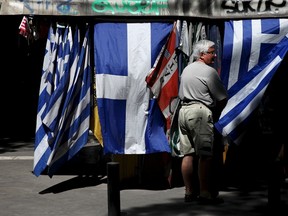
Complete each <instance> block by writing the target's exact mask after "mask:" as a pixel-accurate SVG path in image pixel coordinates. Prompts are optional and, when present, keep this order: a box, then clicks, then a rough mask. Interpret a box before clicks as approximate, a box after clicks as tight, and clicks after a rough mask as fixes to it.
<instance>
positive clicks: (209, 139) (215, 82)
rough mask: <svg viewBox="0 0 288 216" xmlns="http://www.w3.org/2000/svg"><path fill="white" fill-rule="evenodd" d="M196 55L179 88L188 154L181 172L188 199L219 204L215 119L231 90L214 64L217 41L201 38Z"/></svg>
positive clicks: (181, 131) (181, 130)
mask: <svg viewBox="0 0 288 216" xmlns="http://www.w3.org/2000/svg"><path fill="white" fill-rule="evenodd" d="M192 55H193V60H194V62H193V63H191V64H189V65H188V66H187V67H185V68H184V70H183V72H182V75H181V82H180V88H179V97H180V99H181V100H182V106H181V109H180V110H179V118H178V125H179V138H180V151H181V154H182V155H184V157H183V159H182V164H181V172H182V177H183V182H184V185H185V202H191V201H193V200H196V199H197V200H198V201H199V202H200V203H201V204H217V203H221V202H223V200H222V199H220V198H219V197H218V193H213V191H212V189H213V188H212V182H211V177H212V176H211V175H212V170H211V168H212V159H213V143H214V121H216V120H217V119H218V117H219V116H220V113H221V112H222V110H223V109H224V107H225V106H226V103H227V91H226V89H225V87H224V85H223V84H222V82H221V80H220V77H219V75H218V73H217V71H216V70H215V69H214V68H213V67H211V66H210V65H211V64H213V62H214V58H215V57H216V54H215V43H214V42H212V41H209V40H200V41H199V42H197V43H196V44H195V46H194V49H193V54H192ZM195 158H197V159H198V161H197V162H198V178H199V193H200V194H199V197H198V194H197V191H196V188H195V187H193V186H194V185H193V184H192V182H193V180H192V179H193V178H192V176H193V171H194V170H193V160H194V159H195ZM194 161H195V160H194ZM194 167H195V166H194Z"/></svg>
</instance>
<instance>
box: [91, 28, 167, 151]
mask: <svg viewBox="0 0 288 216" xmlns="http://www.w3.org/2000/svg"><path fill="white" fill-rule="evenodd" d="M172 27H173V24H170V23H142V24H139V23H128V24H126V23H100V24H96V25H95V27H94V37H95V38H94V44H95V49H94V52H95V53H94V56H95V66H96V94H97V103H98V111H99V117H100V123H101V130H102V136H103V145H104V153H106V154H107V153H111V154H150V153H156V152H171V150H170V146H169V143H168V139H167V137H166V135H165V129H164V123H165V121H164V120H165V119H164V116H163V115H162V113H161V111H160V109H159V107H158V105H157V101H156V100H155V99H151V98H150V97H151V92H150V89H149V88H148V87H147V85H146V82H145V78H146V76H147V74H148V73H149V71H150V69H151V68H152V66H153V64H154V62H155V60H156V58H157V56H158V54H159V52H160V50H161V48H162V47H163V45H164V44H165V43H166V41H167V37H168V35H169V34H170V32H171V30H172Z"/></svg>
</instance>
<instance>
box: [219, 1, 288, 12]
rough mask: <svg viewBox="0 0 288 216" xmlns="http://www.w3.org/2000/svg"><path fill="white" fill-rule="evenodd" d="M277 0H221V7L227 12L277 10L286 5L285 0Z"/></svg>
mask: <svg viewBox="0 0 288 216" xmlns="http://www.w3.org/2000/svg"><path fill="white" fill-rule="evenodd" d="M276 2H279V1H277V0H274V1H273V0H259V1H258V3H255V2H253V1H252V0H250V1H247V0H243V1H242V0H231V1H222V4H221V7H222V8H223V9H224V10H227V13H230V14H233V13H234V14H235V13H249V12H257V13H260V12H277V11H278V10H279V8H283V7H285V6H286V0H282V2H280V3H276ZM253 6H254V7H253Z"/></svg>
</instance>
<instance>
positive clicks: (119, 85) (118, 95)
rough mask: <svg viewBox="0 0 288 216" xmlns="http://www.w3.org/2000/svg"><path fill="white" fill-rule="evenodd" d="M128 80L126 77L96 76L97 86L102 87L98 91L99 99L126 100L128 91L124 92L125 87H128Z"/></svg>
mask: <svg viewBox="0 0 288 216" xmlns="http://www.w3.org/2000/svg"><path fill="white" fill-rule="evenodd" d="M127 80H128V77H124V76H115V75H109V74H96V86H102V88H98V89H97V91H96V95H97V98H104V96H105V98H109V99H118V100H126V99H127V91H124V89H123V86H127V85H126V83H127ZM115 89H117V91H115ZM120 90H122V91H120Z"/></svg>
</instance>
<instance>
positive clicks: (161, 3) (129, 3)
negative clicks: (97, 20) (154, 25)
mask: <svg viewBox="0 0 288 216" xmlns="http://www.w3.org/2000/svg"><path fill="white" fill-rule="evenodd" d="M167 1H168V0H122V2H121V4H118V3H115V4H114V5H112V4H111V3H110V2H109V1H108V0H95V1H94V2H93V3H92V10H93V11H95V12H97V13H107V12H110V13H112V14H115V13H130V14H133V15H135V14H152V13H154V14H155V15H159V10H160V9H161V8H168V3H167Z"/></svg>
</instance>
